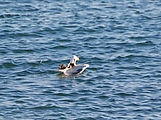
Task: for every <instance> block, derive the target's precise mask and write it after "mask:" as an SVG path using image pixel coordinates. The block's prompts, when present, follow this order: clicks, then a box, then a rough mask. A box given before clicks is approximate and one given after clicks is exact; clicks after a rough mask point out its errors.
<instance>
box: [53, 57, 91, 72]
mask: <svg viewBox="0 0 161 120" xmlns="http://www.w3.org/2000/svg"><path fill="white" fill-rule="evenodd" d="M77 60H79V58H78V57H77V56H75V55H74V56H72V58H71V60H70V63H69V64H68V66H66V65H60V69H58V70H56V71H58V72H62V73H64V74H65V75H75V74H80V73H82V72H83V71H84V70H85V69H86V68H87V67H89V64H78V65H76V61H77Z"/></svg>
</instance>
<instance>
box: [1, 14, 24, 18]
mask: <svg viewBox="0 0 161 120" xmlns="http://www.w3.org/2000/svg"><path fill="white" fill-rule="evenodd" d="M20 16H21V15H19V14H0V18H15V17H20Z"/></svg>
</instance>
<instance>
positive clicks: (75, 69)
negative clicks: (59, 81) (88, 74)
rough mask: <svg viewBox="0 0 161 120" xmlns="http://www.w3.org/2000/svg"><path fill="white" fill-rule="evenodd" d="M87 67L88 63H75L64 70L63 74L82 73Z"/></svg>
mask: <svg viewBox="0 0 161 120" xmlns="http://www.w3.org/2000/svg"><path fill="white" fill-rule="evenodd" d="M87 67H89V65H88V64H84V65H76V66H74V67H72V68H69V69H68V70H66V71H65V73H64V74H66V75H73V74H78V73H82V72H83V71H84V70H85V69H86V68H87Z"/></svg>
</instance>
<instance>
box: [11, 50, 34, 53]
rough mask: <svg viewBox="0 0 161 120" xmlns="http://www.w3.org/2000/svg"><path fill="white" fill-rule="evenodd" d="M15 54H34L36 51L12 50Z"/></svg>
mask: <svg viewBox="0 0 161 120" xmlns="http://www.w3.org/2000/svg"><path fill="white" fill-rule="evenodd" d="M12 51H13V53H21V54H22V53H33V52H35V51H34V50H32V49H15V50H12Z"/></svg>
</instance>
